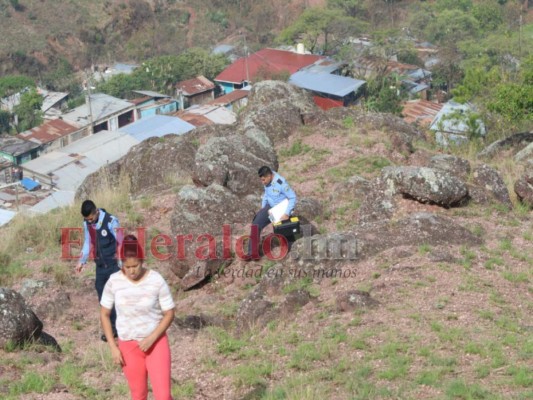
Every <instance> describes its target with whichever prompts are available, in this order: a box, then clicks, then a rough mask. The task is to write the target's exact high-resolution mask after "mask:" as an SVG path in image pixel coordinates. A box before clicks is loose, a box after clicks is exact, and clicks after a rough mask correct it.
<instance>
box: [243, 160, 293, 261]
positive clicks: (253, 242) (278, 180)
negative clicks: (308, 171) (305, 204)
mask: <svg viewBox="0 0 533 400" xmlns="http://www.w3.org/2000/svg"><path fill="white" fill-rule="evenodd" d="M258 175H259V179H261V183H262V184H263V186H264V189H265V192H264V194H263V200H262V203H261V210H259V212H258V213H257V214H255V217H254V220H253V222H252V230H251V233H250V240H249V242H248V259H255V260H256V259H259V236H260V235H261V231H262V230H263V229H264V228H265V227H266V226H268V224H270V222H271V220H270V218H269V210H270V209H271V208H273V207H275V206H276V205H278V204H280V203H281V202H283V201H284V200H286V199H287V200H288V204H287V208H286V209H285V212H284V213H283V215H282V216H281V218H280V220H281V221H285V220H287V219H289V217H290V215H291V214H292V211H293V210H294V207H295V205H296V193H294V190H292V188H291V187H290V186H289V184H288V183H287V181H286V180H285V178H284V177H282V176H281V175H279V174H278V173H277V172H275V171H272V169H270V167H267V166H262V167H261V168H259V171H258ZM256 227H257V228H256ZM254 231H255V232H254Z"/></svg>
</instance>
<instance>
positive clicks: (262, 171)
mask: <svg viewBox="0 0 533 400" xmlns="http://www.w3.org/2000/svg"><path fill="white" fill-rule="evenodd" d="M257 174H258V175H259V177H260V178H262V177H263V176H267V175H272V170H271V169H270V168H269V167H267V166H266V165H263V166H262V167H261V168H259V171H257Z"/></svg>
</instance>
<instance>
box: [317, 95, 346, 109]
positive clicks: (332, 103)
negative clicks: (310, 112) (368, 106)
mask: <svg viewBox="0 0 533 400" xmlns="http://www.w3.org/2000/svg"><path fill="white" fill-rule="evenodd" d="M313 101H314V102H315V104H316V105H317V106H319V107H320V108H321V109H322V110H329V109H330V108H335V107H343V106H344V104H343V103H342V101H340V100H332V99H326V98H325V97H320V96H313Z"/></svg>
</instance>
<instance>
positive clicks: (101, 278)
mask: <svg viewBox="0 0 533 400" xmlns="http://www.w3.org/2000/svg"><path fill="white" fill-rule="evenodd" d="M118 271H120V269H119V267H118V265H117V263H116V262H115V263H113V264H112V265H109V264H108V266H107V267H106V266H105V265H102V264H96V281H95V282H94V287H95V288H96V292H97V293H98V303H100V300H101V299H102V293H103V292H104V287H105V284H106V283H107V280H108V279H109V277H110V276H111V274H114V273H115V272H118ZM110 317H111V327H112V328H113V332H116V331H117V328H116V327H115V323H116V320H117V313H116V311H115V307H113V309H112V310H111V316H110Z"/></svg>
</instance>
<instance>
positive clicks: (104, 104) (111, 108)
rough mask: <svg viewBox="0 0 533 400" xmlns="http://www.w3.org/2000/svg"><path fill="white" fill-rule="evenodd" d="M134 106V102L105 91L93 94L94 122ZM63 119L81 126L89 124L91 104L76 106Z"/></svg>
mask: <svg viewBox="0 0 533 400" xmlns="http://www.w3.org/2000/svg"><path fill="white" fill-rule="evenodd" d="M133 107H134V106H133V104H131V103H130V102H129V101H126V100H122V99H118V98H116V97H113V96H109V95H107V94H104V93H95V94H92V95H91V110H92V114H93V122H95V123H96V122H98V121H100V120H102V119H105V118H108V117H110V116H111V115H113V114H115V113H118V112H120V111H126V110H128V109H133ZM63 119H64V120H65V121H67V122H70V123H73V124H76V125H78V126H80V127H82V126H86V125H88V124H89V123H90V112H89V105H88V104H87V103H86V104H83V105H81V106H79V107H76V108H75V109H74V110H72V111H70V112H67V113H65V114H63Z"/></svg>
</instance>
